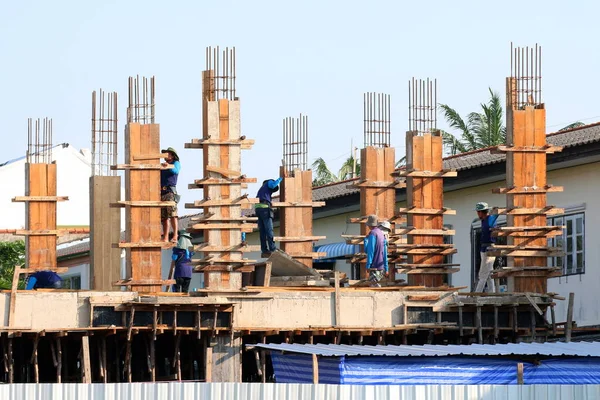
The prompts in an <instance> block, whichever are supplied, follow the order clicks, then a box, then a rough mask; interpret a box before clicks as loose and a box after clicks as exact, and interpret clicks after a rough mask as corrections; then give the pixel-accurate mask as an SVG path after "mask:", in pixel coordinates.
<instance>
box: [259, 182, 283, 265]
mask: <svg viewBox="0 0 600 400" xmlns="http://www.w3.org/2000/svg"><path fill="white" fill-rule="evenodd" d="M281 180H282V178H277V179H267V180H266V181H264V182H263V183H262V186H261V187H260V189H259V190H258V193H257V194H256V197H258V201H259V203H258V204H256V205H255V206H254V211H255V212H256V216H257V217H258V230H259V232H260V249H261V255H260V256H261V257H262V258H269V256H271V253H272V252H274V251H275V250H276V248H275V242H274V241H273V209H272V208H271V196H272V195H273V193H275V192H277V191H278V190H279V184H280V183H281Z"/></svg>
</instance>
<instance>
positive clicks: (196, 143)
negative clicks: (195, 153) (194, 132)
mask: <svg viewBox="0 0 600 400" xmlns="http://www.w3.org/2000/svg"><path fill="white" fill-rule="evenodd" d="M254 142H255V141H254V139H242V138H239V139H204V138H202V139H192V141H191V142H190V143H186V144H185V148H186V149H200V148H202V147H204V146H205V145H214V146H242V148H243V147H244V146H245V147H247V148H251V146H252V145H253V144H254ZM188 145H189V147H188Z"/></svg>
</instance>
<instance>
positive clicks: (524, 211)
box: [490, 206, 565, 215]
mask: <svg viewBox="0 0 600 400" xmlns="http://www.w3.org/2000/svg"><path fill="white" fill-rule="evenodd" d="M564 213H565V210H564V208H557V207H555V206H545V207H542V208H521V207H509V208H499V207H494V208H492V209H491V210H490V214H498V215H538V214H541V215H560V214H564Z"/></svg>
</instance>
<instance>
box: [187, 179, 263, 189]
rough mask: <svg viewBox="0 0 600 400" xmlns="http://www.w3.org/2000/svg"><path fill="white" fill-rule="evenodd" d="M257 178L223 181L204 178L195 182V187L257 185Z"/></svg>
mask: <svg viewBox="0 0 600 400" xmlns="http://www.w3.org/2000/svg"><path fill="white" fill-rule="evenodd" d="M256 181H257V179H256V178H246V177H244V178H238V179H222V178H204V179H196V180H194V185H195V186H198V187H203V186H206V185H241V184H244V183H256Z"/></svg>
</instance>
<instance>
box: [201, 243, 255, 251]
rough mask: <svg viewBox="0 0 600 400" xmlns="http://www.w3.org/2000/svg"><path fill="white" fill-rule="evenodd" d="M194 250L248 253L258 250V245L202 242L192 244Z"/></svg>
mask: <svg viewBox="0 0 600 400" xmlns="http://www.w3.org/2000/svg"><path fill="white" fill-rule="evenodd" d="M194 251H203V252H240V253H248V252H253V251H260V246H259V245H255V246H250V245H245V246H243V245H241V244H238V245H232V246H211V245H210V244H209V243H204V244H201V245H197V246H194Z"/></svg>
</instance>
